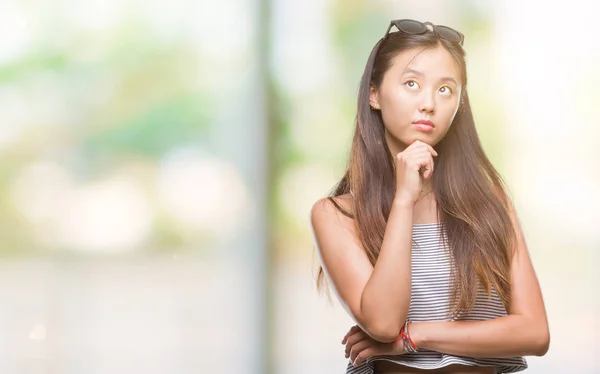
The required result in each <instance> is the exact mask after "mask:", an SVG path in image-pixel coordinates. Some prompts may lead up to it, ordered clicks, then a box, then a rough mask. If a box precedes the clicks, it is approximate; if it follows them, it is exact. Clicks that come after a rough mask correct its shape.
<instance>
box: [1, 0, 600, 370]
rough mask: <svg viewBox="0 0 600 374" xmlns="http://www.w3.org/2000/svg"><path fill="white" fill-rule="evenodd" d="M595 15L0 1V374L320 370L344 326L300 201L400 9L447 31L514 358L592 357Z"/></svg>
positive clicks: (331, 164) (333, 161)
mask: <svg viewBox="0 0 600 374" xmlns="http://www.w3.org/2000/svg"><path fill="white" fill-rule="evenodd" d="M595 14H598V10H597V5H596V3H595V2H592V1H585V0H574V1H570V2H568V3H566V2H559V3H555V4H552V5H550V4H549V3H547V2H541V1H533V2H527V3H525V2H519V1H516V0H510V1H500V0H495V1H474V0H453V1H432V0H424V1H420V2H413V1H408V0H402V1H366V0H363V1H359V0H347V1H340V0H308V1H304V2H293V1H284V0H260V1H259V0H223V1H206V0H201V1H200V2H198V1H191V0H172V1H169V2H166V1H147V2H141V1H134V0H121V1H116V0H104V1H100V0H93V1H92V0H89V1H86V0H84V1H75V0H70V1H67V0H59V1H42V0H26V1H24V0H21V1H17V0H4V1H3V2H2V7H1V8H0V35H2V36H3V37H2V42H0V234H1V237H2V241H1V243H0V256H1V257H0V370H1V371H2V372H6V373H61V374H63V373H73V374H75V373H77V374H79V373H82V374H83V373H85V374H88V373H125V372H133V371H140V370H143V371H145V372H146V373H148V374H152V373H253V374H254V373H255V374H259V373H260V374H262V373H265V374H274V373H281V374H296V373H298V374H299V373H307V372H310V373H334V372H343V370H344V369H345V364H346V360H345V359H344V354H343V347H342V346H341V345H340V344H339V341H340V340H341V337H342V336H343V335H344V334H345V332H346V330H347V329H348V328H349V327H350V326H351V325H352V321H351V319H350V318H349V317H348V316H347V315H346V313H345V312H344V311H343V309H342V308H340V307H339V306H338V303H337V301H336V300H335V296H334V295H332V298H331V300H330V301H329V300H328V299H327V297H323V296H319V295H318V294H317V292H316V290H315V287H314V275H315V273H316V272H315V270H316V265H317V259H316V256H315V253H314V250H313V244H312V239H311V237H310V233H309V230H308V214H309V210H310V208H311V206H312V204H313V203H314V202H315V201H316V200H317V199H319V198H321V197H323V196H325V195H326V194H327V193H328V191H329V190H330V189H331V188H332V187H333V186H334V184H335V182H336V181H338V180H339V179H340V178H341V176H342V173H343V171H344V170H345V163H346V160H347V157H348V152H349V146H350V139H351V135H352V131H353V120H354V116H355V106H356V95H357V89H358V83H359V80H360V76H361V74H362V70H363V68H364V65H365V63H366V59H367V56H368V53H369V52H370V50H371V48H372V46H373V45H374V43H375V42H377V40H378V39H379V38H380V37H381V36H383V33H384V32H385V30H386V28H387V26H388V24H389V20H390V19H398V18H415V19H419V20H422V21H426V20H429V21H432V22H434V23H436V24H444V25H448V26H451V27H454V28H456V29H458V30H460V31H461V32H463V33H464V34H465V35H466V42H465V48H466V51H467V59H468V73H469V94H470V97H471V102H472V106H473V111H474V115H475V119H476V123H477V126H478V130H479V134H480V137H481V139H482V142H483V144H484V147H485V149H486V151H487V153H488V155H489V157H490V158H491V160H492V161H493V163H494V164H495V165H496V166H497V168H498V169H499V170H500V172H501V173H502V175H503V176H504V177H505V179H506V181H507V183H508V185H509V187H510V190H511V193H512V196H513V199H514V201H515V205H516V207H517V210H518V212H519V215H520V217H521V221H522V223H523V226H524V229H525V234H526V238H527V241H528V245H529V250H530V253H531V256H532V259H533V261H534V265H535V267H536V271H537V273H538V277H539V278H540V282H541V285H542V290H543V292H544V297H545V300H546V304H547V309H548V314H549V318H550V327H551V334H552V343H551V347H550V351H549V353H548V354H547V355H546V356H545V357H543V358H530V359H529V360H528V361H529V364H530V369H529V371H528V372H530V373H561V372H564V371H567V370H569V371H570V372H575V373H600V362H599V361H598V357H599V355H598V354H600V348H599V347H600V344H599V343H598V340H599V339H600V322H599V321H600V296H599V295H600V293H599V292H598V289H597V288H598V286H600V275H599V272H598V271H597V267H598V265H600V194H598V191H599V190H600V140H599V139H600V120H599V118H600V106H599V105H598V94H597V87H598V86H599V85H600V73H598V69H597V66H599V64H600V45H599V44H598V43H597V40H598V38H599V37H600V31H599V29H598V28H594V27H593V26H592V25H593V24H594V22H595V21H596V20H595V18H594V15H595ZM565 357H567V358H568V359H565ZM575 357H576V359H575V360H573V359H571V358H575Z"/></svg>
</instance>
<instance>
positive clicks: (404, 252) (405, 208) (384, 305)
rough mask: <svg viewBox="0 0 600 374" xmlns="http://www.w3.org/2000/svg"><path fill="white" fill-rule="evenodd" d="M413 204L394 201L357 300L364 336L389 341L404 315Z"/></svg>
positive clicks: (409, 267) (406, 305) (399, 326)
mask: <svg viewBox="0 0 600 374" xmlns="http://www.w3.org/2000/svg"><path fill="white" fill-rule="evenodd" d="M413 212H414V204H412V203H410V202H407V203H405V202H403V201H397V200H395V201H394V203H393V205H392V210H391V212H390V216H389V218H388V222H387V226H386V230H385V234H384V238H383V243H382V246H381V249H380V252H379V257H378V259H377V262H376V264H375V266H374V268H373V273H372V274H371V277H370V279H369V281H368V282H367V285H366V286H365V288H364V291H363V294H362V298H361V314H362V315H363V317H364V319H365V321H371V322H370V323H367V324H368V325H369V326H366V327H367V330H366V331H367V333H369V334H370V335H371V336H372V337H373V338H375V339H377V340H380V341H393V340H394V339H395V338H396V337H397V335H398V331H400V328H401V326H402V323H403V322H404V319H405V318H406V315H407V314H408V308H409V305H410V292H411V251H412V222H413Z"/></svg>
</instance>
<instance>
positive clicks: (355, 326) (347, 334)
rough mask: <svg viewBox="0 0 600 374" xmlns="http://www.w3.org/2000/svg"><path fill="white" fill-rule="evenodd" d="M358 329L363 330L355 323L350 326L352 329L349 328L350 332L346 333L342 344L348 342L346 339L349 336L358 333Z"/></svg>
mask: <svg viewBox="0 0 600 374" xmlns="http://www.w3.org/2000/svg"><path fill="white" fill-rule="evenodd" d="M358 330H361V328H360V327H358V325H354V326H352V327H351V328H350V330H348V332H347V333H346V335H344V338H343V339H342V344H346V340H347V339H348V336H350V335H352V334H354V333H356V332H357V331H358Z"/></svg>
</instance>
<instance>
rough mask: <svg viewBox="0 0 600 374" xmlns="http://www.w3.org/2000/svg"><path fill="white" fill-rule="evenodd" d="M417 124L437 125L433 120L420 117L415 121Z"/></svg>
mask: <svg viewBox="0 0 600 374" xmlns="http://www.w3.org/2000/svg"><path fill="white" fill-rule="evenodd" d="M413 123H414V124H415V125H426V126H431V127H435V125H434V124H433V122H431V121H429V120H426V119H420V120H418V121H415V122H413Z"/></svg>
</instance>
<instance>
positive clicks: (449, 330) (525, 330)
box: [410, 315, 550, 357]
mask: <svg viewBox="0 0 600 374" xmlns="http://www.w3.org/2000/svg"><path fill="white" fill-rule="evenodd" d="M410 335H411V337H412V338H413V340H414V341H415V343H416V345H417V346H418V347H419V349H430V350H433V351H437V352H442V353H447V354H452V355H459V356H469V357H512V356H543V355H544V354H545V353H546V351H547V350H548V345H549V341H550V337H549V333H548V325H547V323H546V321H535V320H532V319H531V318H528V317H525V316H523V315H508V316H504V317H499V318H496V319H492V320H486V321H464V322H463V321H457V322H414V323H412V324H411V325H410Z"/></svg>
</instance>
